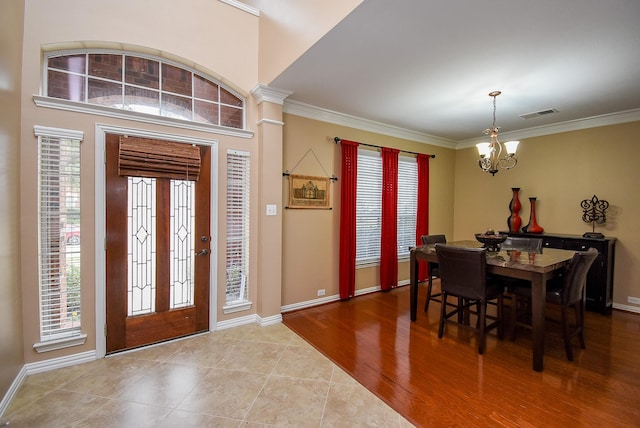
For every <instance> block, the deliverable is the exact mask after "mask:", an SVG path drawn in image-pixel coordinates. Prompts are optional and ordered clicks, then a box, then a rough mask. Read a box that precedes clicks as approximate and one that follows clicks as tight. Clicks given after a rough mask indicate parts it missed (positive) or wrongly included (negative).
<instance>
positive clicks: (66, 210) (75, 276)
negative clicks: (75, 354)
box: [36, 130, 81, 342]
mask: <svg viewBox="0 0 640 428" xmlns="http://www.w3.org/2000/svg"><path fill="white" fill-rule="evenodd" d="M42 131H43V130H36V135H38V144H39V147H38V149H39V150H38V161H39V186H38V196H39V212H38V215H39V249H38V250H39V254H38V262H39V266H38V268H39V280H40V340H41V341H42V342H46V341H56V340H60V339H64V338H68V337H71V336H76V335H79V334H81V332H80V327H81V324H80V319H81V307H80V271H81V266H80V243H81V239H80V232H81V228H80V141H81V139H80V138H68V137H64V136H63V134H61V133H59V132H51V133H50V134H51V135H46V134H42ZM54 131H59V130H54Z"/></svg>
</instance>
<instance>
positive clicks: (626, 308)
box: [613, 303, 640, 314]
mask: <svg viewBox="0 0 640 428" xmlns="http://www.w3.org/2000/svg"><path fill="white" fill-rule="evenodd" d="M613 309H620V310H621V311H627V312H635V313H636V314H640V307H638V306H629V305H623V304H621V303H614V304H613Z"/></svg>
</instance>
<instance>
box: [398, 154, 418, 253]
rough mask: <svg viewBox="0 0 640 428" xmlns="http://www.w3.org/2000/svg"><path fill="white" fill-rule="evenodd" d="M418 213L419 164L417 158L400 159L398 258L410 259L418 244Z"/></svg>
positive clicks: (401, 157)
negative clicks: (410, 252)
mask: <svg viewBox="0 0 640 428" xmlns="http://www.w3.org/2000/svg"><path fill="white" fill-rule="evenodd" d="M417 211H418V163H417V162H416V159H415V158H410V157H404V156H400V157H399V158H398V258H402V257H409V247H415V244H416V214H417Z"/></svg>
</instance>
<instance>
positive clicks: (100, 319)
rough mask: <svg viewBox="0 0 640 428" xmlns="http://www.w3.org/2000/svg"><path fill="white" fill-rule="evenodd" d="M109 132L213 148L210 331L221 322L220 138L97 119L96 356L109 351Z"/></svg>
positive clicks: (100, 356)
mask: <svg viewBox="0 0 640 428" xmlns="http://www.w3.org/2000/svg"><path fill="white" fill-rule="evenodd" d="M106 134H120V135H130V136H135V137H144V138H155V139H159V140H168V141H177V142H180V143H187V144H196V145H199V146H208V147H210V148H211V207H210V208H211V217H210V227H211V231H212V233H211V248H212V253H213V257H212V258H211V269H210V275H209V331H214V330H215V326H216V324H217V307H218V305H217V290H216V278H217V277H218V275H217V273H218V263H217V262H218V234H217V233H215V232H217V230H218V209H217V205H218V149H219V144H218V140H215V139H206V138H198V137H191V136H188V135H180V134H169V133H164V132H157V131H149V130H144V129H137V128H131V127H124V126H115V125H109V124H102V123H96V125H95V175H94V177H95V196H94V198H95V315H96V358H103V357H104V356H105V355H106V353H107V339H106V336H105V334H104V330H105V326H106V319H107V311H106V309H107V308H106V282H105V279H106V251H105V240H106V217H105V209H106V187H105V186H106V180H105V144H106V143H105V141H106Z"/></svg>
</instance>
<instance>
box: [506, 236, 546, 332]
mask: <svg viewBox="0 0 640 428" xmlns="http://www.w3.org/2000/svg"><path fill="white" fill-rule="evenodd" d="M542 243H543V242H542V239H541V238H524V237H519V236H509V237H507V239H505V241H504V242H503V243H502V244H500V249H501V250H506V251H507V252H508V253H510V254H511V252H512V251H514V252H526V253H536V254H540V253H542ZM496 279H499V280H501V281H503V282H504V285H505V300H506V301H507V302H508V303H507V307H508V308H510V311H511V320H512V321H513V320H514V319H515V317H516V315H515V314H516V313H517V311H516V309H515V305H516V299H515V298H514V296H513V292H512V290H513V288H514V287H519V286H530V285H531V282H530V281H527V280H525V279H517V278H509V277H502V276H500V277H499V278H496ZM520 304H521V305H522V304H524V303H523V302H522V301H521V302H520ZM511 325H512V326H513V325H515V324H514V323H511Z"/></svg>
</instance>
